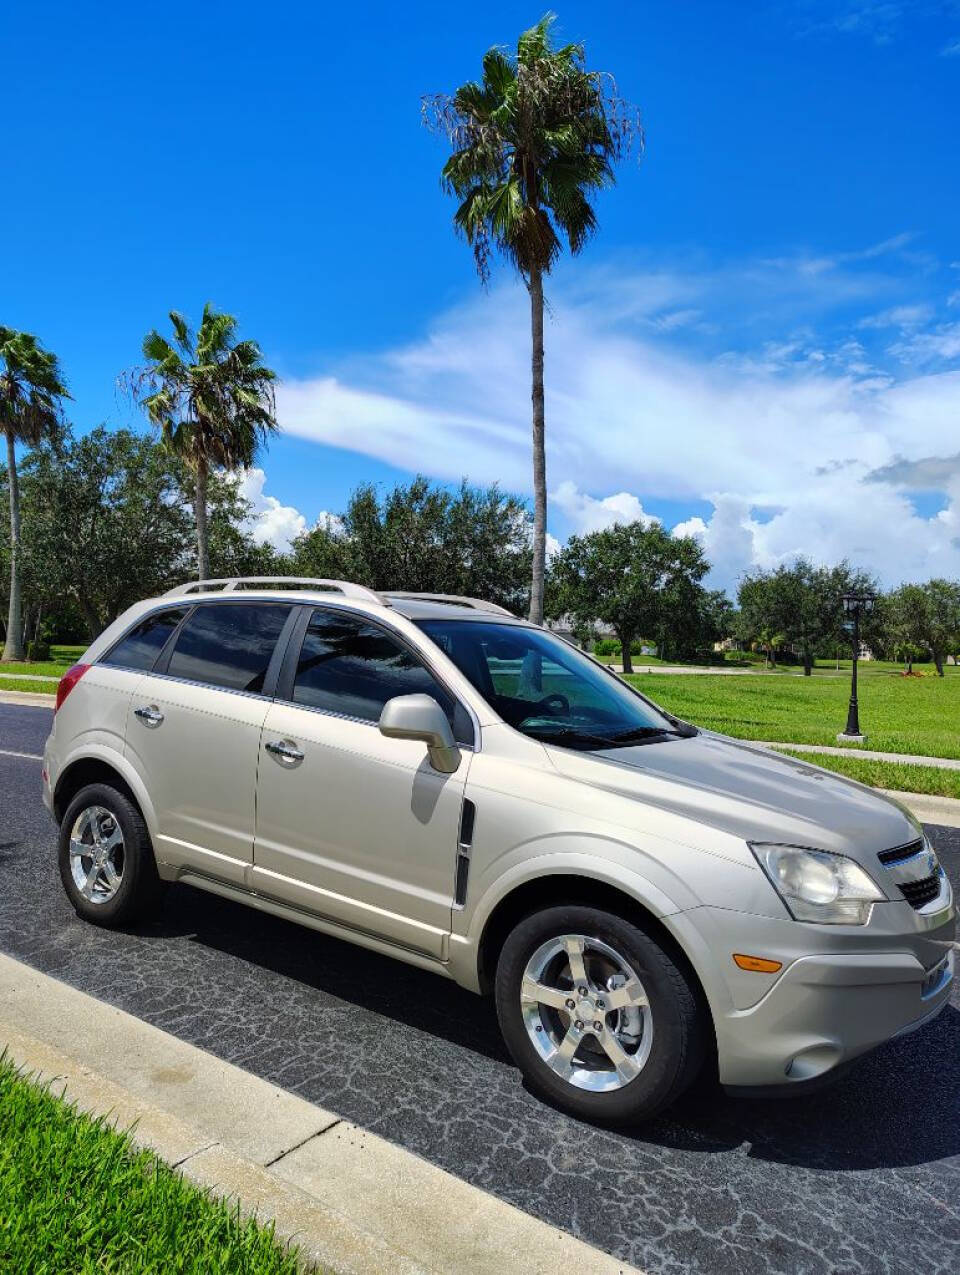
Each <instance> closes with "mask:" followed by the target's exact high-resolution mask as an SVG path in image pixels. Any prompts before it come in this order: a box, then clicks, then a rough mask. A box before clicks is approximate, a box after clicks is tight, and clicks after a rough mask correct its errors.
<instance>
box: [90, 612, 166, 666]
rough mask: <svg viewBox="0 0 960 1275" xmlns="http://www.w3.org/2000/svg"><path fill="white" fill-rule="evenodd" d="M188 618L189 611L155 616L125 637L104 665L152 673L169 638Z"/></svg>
mask: <svg viewBox="0 0 960 1275" xmlns="http://www.w3.org/2000/svg"><path fill="white" fill-rule="evenodd" d="M186 614H187V608H186V607H174V608H172V609H171V610H169V611H156V612H154V614H153V615H149V616H147V618H146V619H145V620H141V621H140V623H139V624H138V625H136V626H135V627H134V628H132V629H131V630H130V632H129V633H127V634H126V636H125V637H122V638H121V639H120V641H119V642H118V643H117V644H116V646H114V647H112V648H111V650H110V651H109V653H108V654H107V655H105V656H104V658H103V660H102V661H101V662H102V663H103V664H110V665H114V666H116V667H118V668H129V669H139V670H148V669H152V668H153V666H154V664H155V663H156V662H157V657H158V656H159V654H160V652H161V651H162V650H163V648H164V646H166V643H167V639H168V638H169V637H170V634H171V633H172V632H173V630H174V629H175V628H176V627H177V625H178V624H179V623H180V621H181V620H182V619H183V617H184V616H185V615H186Z"/></svg>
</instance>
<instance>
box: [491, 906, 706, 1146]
mask: <svg viewBox="0 0 960 1275" xmlns="http://www.w3.org/2000/svg"><path fill="white" fill-rule="evenodd" d="M496 1000H497V1014H498V1017H499V1020H500V1027H501V1030H502V1032H503V1036H504V1039H505V1041H506V1043H507V1047H508V1048H509V1050H510V1052H511V1054H512V1055H513V1058H514V1060H515V1061H516V1063H517V1065H518V1066H519V1067H520V1069H521V1070H522V1071H523V1073H524V1075H525V1076H526V1078H527V1081H528V1082H529V1084H530V1086H531V1088H533V1089H534V1090H536V1091H537V1092H538V1093H539V1094H541V1095H542V1096H544V1097H546V1098H547V1099H549V1100H550V1101H552V1102H554V1103H556V1104H557V1105H558V1106H561V1107H563V1108H564V1109H565V1110H567V1111H569V1112H571V1114H573V1115H576V1116H580V1117H583V1118H586V1119H591V1120H598V1121H602V1122H610V1123H616V1124H629V1123H637V1122H639V1121H641V1120H644V1119H647V1118H648V1117H650V1116H652V1115H654V1114H655V1113H656V1112H657V1111H659V1110H661V1109H662V1108H663V1107H665V1106H666V1105H667V1104H668V1103H670V1102H672V1101H673V1100H674V1099H675V1098H678V1097H679V1096H680V1094H681V1093H682V1092H683V1090H684V1089H685V1088H686V1087H687V1086H688V1085H689V1084H690V1082H691V1081H692V1080H693V1079H694V1077H695V1076H696V1074H697V1072H698V1070H699V1069H700V1067H701V1066H702V1064H703V1062H704V1060H705V1057H706V1054H707V1046H706V1039H707V1034H706V1030H705V1025H704V1016H703V1012H702V1010H701V1009H700V1006H699V1004H698V1000H697V996H696V994H695V990H694V988H693V986H692V985H691V981H690V975H689V974H688V973H687V971H686V970H685V969H683V968H681V966H680V964H678V963H677V962H676V961H675V960H674V959H673V957H672V956H671V955H670V954H669V953H668V952H667V951H665V950H664V948H663V947H662V946H661V945H660V944H659V943H657V942H656V940H655V939H653V938H652V937H651V936H650V935H649V934H646V933H645V932H644V931H643V930H640V929H638V928H637V927H636V926H634V925H631V924H630V922H628V921H626V920H624V919H623V917H620V916H617V915H615V914H614V913H610V912H603V911H600V910H599V909H595V908H586V907H577V906H572V905H571V906H565V907H555V908H549V909H546V910H545V911H543V912H537V913H534V914H533V915H532V916H529V917H527V918H526V919H525V920H523V921H521V922H520V923H519V925H517V927H516V929H514V930H513V932H512V933H511V934H510V935H509V937H508V938H507V941H506V943H505V944H504V947H503V951H502V952H501V954H500V960H499V962H498V964H497V976H496Z"/></svg>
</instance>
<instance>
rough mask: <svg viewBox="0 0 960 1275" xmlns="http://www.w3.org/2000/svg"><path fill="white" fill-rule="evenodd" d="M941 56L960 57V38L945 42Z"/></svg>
mask: <svg viewBox="0 0 960 1275" xmlns="http://www.w3.org/2000/svg"><path fill="white" fill-rule="evenodd" d="M940 56H941V57H942V58H955V57H960V40H951V41H950V42H949V43H948V44H945V45H944V46H943V48H942V49H941V50H940Z"/></svg>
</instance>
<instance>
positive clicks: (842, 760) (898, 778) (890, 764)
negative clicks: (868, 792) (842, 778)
mask: <svg viewBox="0 0 960 1275" xmlns="http://www.w3.org/2000/svg"><path fill="white" fill-rule="evenodd" d="M783 752H784V753H786V754H788V755H789V756H790V757H796V759H797V761H806V762H810V763H811V764H812V765H814V766H823V768H824V769H825V770H835V771H837V773H838V774H841V775H846V776H847V777H848V778H850V779H856V780H858V781H859V782H860V783H861V784H869V785H870V787H871V788H892V789H894V791H896V792H922V793H929V794H930V795H931V796H934V797H955V798H960V770H941V769H940V768H939V767H937V766H911V765H908V764H906V763H904V762H896V761H870V760H869V759H868V758H866V757H857V756H853V757H834V756H833V755H832V754H831V753H796V752H793V751H792V750H791V749H788V748H785V749H783Z"/></svg>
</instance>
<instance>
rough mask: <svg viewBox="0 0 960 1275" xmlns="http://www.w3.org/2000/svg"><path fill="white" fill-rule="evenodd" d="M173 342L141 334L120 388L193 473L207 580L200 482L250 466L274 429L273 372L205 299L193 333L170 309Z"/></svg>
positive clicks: (200, 573) (200, 564)
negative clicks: (137, 362)
mask: <svg viewBox="0 0 960 1275" xmlns="http://www.w3.org/2000/svg"><path fill="white" fill-rule="evenodd" d="M170 322H171V324H172V325H173V340H172V341H168V340H167V339H166V337H164V336H161V335H160V333H159V332H157V331H153V332H148V333H147V335H146V336H145V337H144V340H143V355H144V358H145V359H146V360H147V363H146V366H144V367H142V368H137V369H134V371H133V372H131V373H128V374H127V377H126V378H125V379H126V382H127V384H128V385H129V387H130V389H131V390H132V392H133V395H134V397H135V398H136V399H137V401H138V402H139V403H140V404H141V405H142V407H143V408H144V410H145V411H146V413H147V415H148V416H149V418H150V420H151V421H152V422H153V424H154V425H156V426H157V428H158V429H159V430H160V436H161V438H162V440H163V442H164V444H165V445H166V446H167V447H169V449H170V450H171V451H172V452H174V453H175V454H176V455H178V456H180V457H181V458H182V459H183V461H184V463H185V464H186V466H187V468H188V470H189V471H190V473H191V474H192V476H193V482H194V500H193V508H194V513H195V515H196V522H197V577H198V579H200V580H206V579H208V578H209V575H210V549H209V540H208V534H207V485H208V480H209V476H210V471H211V469H215V468H221V469H236V468H237V467H238V466H241V465H243V466H246V465H252V464H253V462H254V460H255V459H256V456H257V452H258V451H259V449H260V447H261V446H262V445H264V444H265V443H266V441H267V439H268V438H269V437H270V436H271V435H273V434H276V433H277V432H278V431H279V426H278V425H277V420H276V401H275V398H274V385H275V382H276V380H277V374H276V372H273V371H271V369H270V368H268V367H267V366H266V365H265V364H264V362H263V357H262V355H261V353H260V347H259V346H258V345H257V343H256V341H238V340H237V339H236V335H237V320H236V319H235V318H234V317H233V315H230V314H222V313H220V312H219V311H217V310H215V309H214V308H213V306H212V305H210V303H209V302H208V303H207V304H206V305H205V306H204V308H203V318H202V319H201V321H200V327H199V328H198V330H197V332H196V335H194V333H193V332H192V331H191V329H190V325H189V324H188V323H187V320H186V319H185V318H184V317H183V315H182V314H178V313H177V311H176V310H171V312H170Z"/></svg>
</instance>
